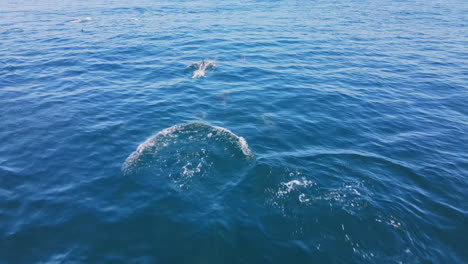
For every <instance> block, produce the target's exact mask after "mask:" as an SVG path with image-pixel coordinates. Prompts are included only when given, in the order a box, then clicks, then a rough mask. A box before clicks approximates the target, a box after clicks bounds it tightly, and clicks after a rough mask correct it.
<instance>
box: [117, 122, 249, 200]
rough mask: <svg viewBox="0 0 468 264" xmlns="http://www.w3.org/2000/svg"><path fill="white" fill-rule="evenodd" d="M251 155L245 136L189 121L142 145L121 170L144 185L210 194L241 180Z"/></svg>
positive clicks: (170, 128) (159, 134)
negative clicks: (172, 187) (240, 175)
mask: <svg viewBox="0 0 468 264" xmlns="http://www.w3.org/2000/svg"><path fill="white" fill-rule="evenodd" d="M252 158H253V154H252V152H251V151H250V149H249V146H248V144H247V141H246V140H245V139H244V138H243V137H240V136H237V135H236V134H234V133H232V132H231V131H230V130H228V129H225V128H222V127H216V126H210V125H207V124H203V123H190V124H184V125H176V126H173V127H169V128H166V129H164V130H162V131H161V132H159V133H157V134H156V135H154V136H153V137H151V138H149V139H148V140H146V141H145V142H143V143H142V144H140V145H139V146H138V148H137V149H136V150H135V151H134V152H133V153H132V154H131V155H130V156H129V157H128V158H127V159H126V161H125V163H124V164H123V166H122V172H123V173H124V174H125V175H132V176H135V177H132V178H134V179H136V180H137V181H143V182H144V184H145V185H157V188H163V187H164V186H169V185H170V186H174V187H176V188H177V189H179V190H182V189H184V190H191V191H192V192H198V194H197V195H207V194H210V193H213V192H215V190H221V189H222V188H224V187H223V186H226V185H229V184H230V182H232V181H236V180H238V177H236V176H238V175H239V173H240V172H241V171H242V170H244V169H246V168H247V167H248V165H249V164H250V161H251V160H252ZM168 180H169V181H168ZM200 192H201V193H200ZM210 195H211V194H210Z"/></svg>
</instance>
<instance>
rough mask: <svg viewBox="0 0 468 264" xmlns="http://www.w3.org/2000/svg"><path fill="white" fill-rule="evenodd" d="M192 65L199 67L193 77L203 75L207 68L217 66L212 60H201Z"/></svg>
mask: <svg viewBox="0 0 468 264" xmlns="http://www.w3.org/2000/svg"><path fill="white" fill-rule="evenodd" d="M192 66H195V67H197V70H195V71H194V72H193V75H192V79H196V78H199V77H203V76H205V72H206V70H207V69H210V68H214V67H216V65H215V63H214V61H212V60H202V61H201V62H197V63H194V64H192Z"/></svg>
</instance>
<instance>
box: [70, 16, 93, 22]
mask: <svg viewBox="0 0 468 264" xmlns="http://www.w3.org/2000/svg"><path fill="white" fill-rule="evenodd" d="M91 20H93V18H92V17H85V18H77V19H75V20H72V21H71V22H72V23H81V22H85V21H91Z"/></svg>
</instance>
